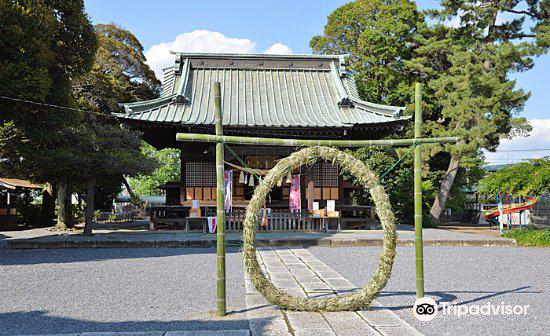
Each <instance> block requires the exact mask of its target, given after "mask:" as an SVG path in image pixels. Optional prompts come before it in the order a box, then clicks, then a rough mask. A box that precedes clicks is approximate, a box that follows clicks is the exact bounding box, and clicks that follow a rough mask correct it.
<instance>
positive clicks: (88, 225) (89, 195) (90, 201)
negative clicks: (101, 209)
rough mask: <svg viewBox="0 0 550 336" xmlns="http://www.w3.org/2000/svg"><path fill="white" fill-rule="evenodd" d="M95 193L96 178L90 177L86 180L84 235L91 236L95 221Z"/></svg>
mask: <svg viewBox="0 0 550 336" xmlns="http://www.w3.org/2000/svg"><path fill="white" fill-rule="evenodd" d="M94 194H95V179H94V178H93V177H88V179H87V180H86V220H85V222H84V235H86V236H91V235H92V229H93V224H94V223H93V221H94V210H95V209H94Z"/></svg>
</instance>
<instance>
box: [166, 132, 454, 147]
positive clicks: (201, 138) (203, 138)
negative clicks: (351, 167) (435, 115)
mask: <svg viewBox="0 0 550 336" xmlns="http://www.w3.org/2000/svg"><path fill="white" fill-rule="evenodd" d="M176 140H178V141H193V142H212V143H217V142H220V141H222V142H225V143H226V144H235V145H259V146H287V147H309V146H330V147H364V146H412V145H414V144H415V143H418V144H440V143H454V142H457V141H458V140H460V138H458V137H442V138H424V139H388V140H301V139H279V138H256V137H240V136H231V135H224V136H220V135H211V134H196V133H177V134H176Z"/></svg>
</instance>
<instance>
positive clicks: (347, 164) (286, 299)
mask: <svg viewBox="0 0 550 336" xmlns="http://www.w3.org/2000/svg"><path fill="white" fill-rule="evenodd" d="M320 158H321V159H325V160H327V161H331V162H333V163H335V164H338V165H340V167H341V168H342V171H345V172H347V173H349V174H351V175H353V176H355V177H356V178H357V180H358V181H359V182H360V183H361V184H362V185H363V186H364V187H365V188H367V189H368V190H369V191H370V194H371V196H372V199H373V201H374V204H375V206H376V212H377V214H378V216H379V218H380V221H381V223H382V228H383V231H384V239H383V246H382V253H381V254H380V261H379V263H378V267H377V269H376V271H375V272H374V275H373V276H372V278H371V279H370V281H369V282H368V283H367V284H366V285H364V286H363V287H362V288H360V289H358V290H356V291H354V292H353V293H349V294H343V295H338V296H334V297H328V298H301V297H294V296H292V295H289V294H287V293H286V292H285V291H283V290H281V289H279V288H277V287H275V286H274V285H273V284H272V283H271V282H270V281H269V280H268V279H267V278H266V276H265V275H264V274H263V272H262V271H261V269H260V265H259V263H258V260H257V259H256V247H255V242H256V223H257V221H258V216H259V213H260V209H261V208H262V207H263V205H264V202H265V200H266V197H267V196H268V194H269V192H270V191H271V190H272V188H273V187H274V186H276V184H277V181H278V180H280V179H281V178H283V177H284V176H286V175H288V173H289V172H291V171H293V170H294V169H296V168H299V167H301V166H303V165H307V166H309V165H312V164H313V163H315V162H316V161H317V160H318V159H320ZM396 240H397V233H396V231H395V217H394V214H393V211H392V208H391V204H390V200H389V197H388V195H387V194H386V192H385V191H384V188H383V187H382V185H380V182H379V179H378V177H377V176H376V174H374V173H373V172H372V171H371V169H370V168H369V167H368V166H366V165H365V164H364V163H363V162H362V161H360V160H358V159H356V158H355V157H353V156H351V155H350V154H347V153H345V152H342V151H340V150H338V149H336V148H332V147H323V146H316V147H307V148H304V149H301V150H300V151H297V152H295V153H293V154H291V155H290V156H288V157H286V158H284V159H281V160H280V161H279V162H278V163H277V164H276V165H275V167H273V169H271V170H270V171H269V173H268V174H267V175H266V176H265V178H264V179H263V180H262V182H261V183H260V184H259V185H258V186H257V187H256V190H255V191H254V195H253V197H252V199H251V200H250V203H249V204H248V206H247V208H246V217H245V221H244V227H243V254H244V262H245V268H246V271H247V273H248V275H249V276H250V280H251V281H252V283H253V284H254V286H255V287H256V289H257V290H258V291H259V292H260V293H261V294H262V295H263V296H264V297H265V298H266V299H267V300H268V301H269V302H270V303H271V304H275V305H278V306H280V307H281V308H282V309H289V310H300V311H314V312H317V311H346V310H349V311H355V310H362V309H365V308H367V307H368V306H369V305H370V303H371V302H372V301H373V300H374V299H375V298H376V297H377V296H378V294H379V293H380V291H381V290H382V288H384V287H385V286H386V283H387V282H388V279H389V277H390V274H391V270H392V266H393V261H394V257H395V246H396Z"/></svg>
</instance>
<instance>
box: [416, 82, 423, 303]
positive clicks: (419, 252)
mask: <svg viewBox="0 0 550 336" xmlns="http://www.w3.org/2000/svg"><path fill="white" fill-rule="evenodd" d="M421 136H422V84H420V83H416V85H415V94H414V138H415V139H419V138H420V137H421ZM414 244H415V250H416V251H415V252H416V296H417V297H419V298H421V297H424V251H423V244H422V148H421V145H420V144H417V145H416V147H415V149H414Z"/></svg>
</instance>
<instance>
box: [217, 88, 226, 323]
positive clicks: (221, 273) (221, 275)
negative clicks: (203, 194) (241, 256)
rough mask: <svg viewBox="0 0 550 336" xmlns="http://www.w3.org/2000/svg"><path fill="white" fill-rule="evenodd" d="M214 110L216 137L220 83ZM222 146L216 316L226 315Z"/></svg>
mask: <svg viewBox="0 0 550 336" xmlns="http://www.w3.org/2000/svg"><path fill="white" fill-rule="evenodd" d="M214 108H215V111H216V135H218V136H221V135H223V128H222V127H223V126H222V98H221V88H220V82H215V83H214ZM223 169H224V166H223V144H222V143H221V142H218V143H217V144H216V178H217V179H216V205H217V213H216V214H217V219H216V234H217V245H216V246H217V254H218V258H217V265H218V266H217V268H218V283H217V298H218V300H217V302H218V315H219V316H225V315H226V302H225V209H224V199H223Z"/></svg>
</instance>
